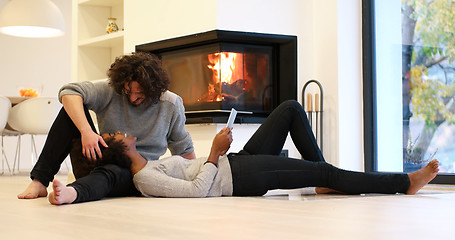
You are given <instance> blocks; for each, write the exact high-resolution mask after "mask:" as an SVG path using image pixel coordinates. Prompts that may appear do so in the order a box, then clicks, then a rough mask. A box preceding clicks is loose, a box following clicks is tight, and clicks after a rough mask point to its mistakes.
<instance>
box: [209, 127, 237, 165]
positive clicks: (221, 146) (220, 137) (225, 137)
mask: <svg viewBox="0 0 455 240" xmlns="http://www.w3.org/2000/svg"><path fill="white" fill-rule="evenodd" d="M231 143H232V132H231V129H230V128H227V127H225V128H223V129H221V131H220V132H219V133H218V134H217V135H216V136H215V138H214V139H213V142H212V147H211V148H210V154H209V157H208V159H207V162H211V163H213V164H214V165H215V166H218V159H219V156H222V155H224V154H225V153H226V152H227V151H228V150H229V148H230V147H231Z"/></svg>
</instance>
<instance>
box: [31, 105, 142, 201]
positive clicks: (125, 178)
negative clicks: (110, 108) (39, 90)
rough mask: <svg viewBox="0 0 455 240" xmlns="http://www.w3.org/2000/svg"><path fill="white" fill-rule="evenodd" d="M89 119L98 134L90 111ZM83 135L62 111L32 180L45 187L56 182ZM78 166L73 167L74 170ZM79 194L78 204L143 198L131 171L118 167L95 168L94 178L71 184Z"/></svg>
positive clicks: (32, 175) (87, 114)
mask: <svg viewBox="0 0 455 240" xmlns="http://www.w3.org/2000/svg"><path fill="white" fill-rule="evenodd" d="M84 111H85V116H86V118H87V120H88V122H89V124H90V126H91V127H92V129H93V131H95V132H96V128H95V125H94V124H93V121H92V118H91V117H90V114H89V112H88V110H87V109H86V108H84ZM80 137H81V134H80V132H79V130H78V129H77V127H76V126H75V125H74V123H73V121H72V120H71V118H70V117H69V116H68V114H67V113H66V111H65V110H64V109H63V108H62V109H61V110H60V112H59V114H58V115H57V117H56V119H55V121H54V123H53V124H52V127H51V129H50V130H49V134H48V136H47V139H46V142H45V144H44V147H43V150H42V152H41V154H40V156H39V158H38V161H37V162H36V164H35V166H34V167H33V169H32V171H31V172H30V177H31V179H37V180H38V181H40V182H41V183H42V184H43V185H44V186H46V187H47V186H49V182H50V181H52V180H53V179H54V176H55V174H57V172H58V170H59V169H60V166H61V164H62V163H63V161H64V160H65V158H66V157H67V156H68V154H69V153H70V151H71V147H72V142H73V139H77V138H80ZM75 167H77V166H75V165H73V168H75ZM69 186H73V187H74V188H75V189H76V191H78V197H77V199H76V201H75V202H84V201H92V200H99V199H101V198H103V197H105V196H112V197H117V196H118V197H121V196H140V193H139V191H137V190H136V187H135V186H134V184H133V181H132V176H131V172H130V170H129V169H125V168H120V167H118V166H116V165H105V166H100V167H97V168H95V169H94V170H93V171H92V172H91V173H90V175H88V176H85V177H82V178H79V179H77V181H76V182H74V183H72V184H69Z"/></svg>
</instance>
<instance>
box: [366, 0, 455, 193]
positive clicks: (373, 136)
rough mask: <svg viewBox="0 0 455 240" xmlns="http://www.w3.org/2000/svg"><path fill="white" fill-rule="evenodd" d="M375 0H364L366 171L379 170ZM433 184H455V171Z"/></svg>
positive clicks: (442, 175)
mask: <svg viewBox="0 0 455 240" xmlns="http://www.w3.org/2000/svg"><path fill="white" fill-rule="evenodd" d="M374 1H375V0H362V52H363V53H362V62H363V66H362V68H363V69H362V70H363V105H364V108H363V118H364V126H363V131H364V164H365V172H378V168H377V167H378V151H377V149H378V147H377V120H376V116H377V115H376V114H377V112H376V106H377V102H376V67H375V59H376V54H375V46H376V44H375V18H374V16H375V15H374V14H375V8H374ZM430 183H431V184H455V173H453V174H448V173H439V174H438V175H437V176H436V178H435V179H433V180H432V181H431V182H430Z"/></svg>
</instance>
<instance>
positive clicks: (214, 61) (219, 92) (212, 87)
mask: <svg viewBox="0 0 455 240" xmlns="http://www.w3.org/2000/svg"><path fill="white" fill-rule="evenodd" d="M208 60H209V62H210V64H209V65H207V67H208V68H209V69H211V70H212V71H213V77H212V82H211V83H209V85H208V92H207V94H205V95H204V96H202V97H201V98H199V99H198V101H207V102H212V101H216V102H221V101H223V100H226V98H227V99H232V98H235V96H233V95H232V94H231V93H232V89H239V88H240V89H241V91H242V92H243V91H244V90H245V88H244V86H245V84H246V81H245V80H244V77H243V71H244V69H243V61H244V59H243V54H242V53H234V52H218V53H213V54H209V55H208Z"/></svg>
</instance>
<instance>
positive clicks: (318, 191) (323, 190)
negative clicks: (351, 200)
mask: <svg viewBox="0 0 455 240" xmlns="http://www.w3.org/2000/svg"><path fill="white" fill-rule="evenodd" d="M314 191H315V192H316V194H327V193H338V194H345V193H344V192H340V191H337V190H334V189H331V188H326V187H316V188H314Z"/></svg>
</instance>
